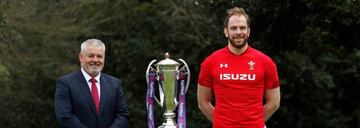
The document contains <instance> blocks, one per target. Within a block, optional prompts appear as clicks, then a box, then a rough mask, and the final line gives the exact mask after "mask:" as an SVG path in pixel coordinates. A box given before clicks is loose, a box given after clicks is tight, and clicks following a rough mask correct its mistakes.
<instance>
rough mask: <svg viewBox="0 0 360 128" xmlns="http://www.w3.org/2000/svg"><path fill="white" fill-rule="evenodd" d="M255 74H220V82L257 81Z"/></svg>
mask: <svg viewBox="0 0 360 128" xmlns="http://www.w3.org/2000/svg"><path fill="white" fill-rule="evenodd" d="M255 79H256V75H255V74H230V73H224V74H220V80H255Z"/></svg>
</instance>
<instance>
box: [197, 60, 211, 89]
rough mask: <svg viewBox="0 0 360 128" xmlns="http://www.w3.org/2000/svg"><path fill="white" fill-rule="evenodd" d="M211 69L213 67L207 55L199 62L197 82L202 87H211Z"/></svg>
mask: <svg viewBox="0 0 360 128" xmlns="http://www.w3.org/2000/svg"><path fill="white" fill-rule="evenodd" d="M212 69H213V68H212V64H211V59H210V58H209V57H208V58H206V59H205V60H204V62H202V64H201V68H200V73H199V79H198V84H200V85H202V86H204V87H208V88H212V83H213V76H212V75H211V74H212Z"/></svg>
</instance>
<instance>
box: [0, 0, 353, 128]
mask: <svg viewBox="0 0 360 128" xmlns="http://www.w3.org/2000/svg"><path fill="white" fill-rule="evenodd" d="M234 6H239V7H245V8H246V10H247V11H248V13H249V14H250V16H251V20H252V24H251V41H250V45H251V46H252V47H255V48H257V49H259V50H261V51H263V52H264V53H266V54H268V55H269V56H270V57H271V58H273V60H274V61H275V62H276V63H277V66H278V71H279V76H280V79H281V92H282V94H281V96H282V100H281V106H280V109H279V110H278V111H277V112H276V113H275V115H274V116H273V117H272V118H271V119H270V120H269V121H268V122H267V126H268V127H269V128H359V127H360V102H359V101H360V100H359V98H360V92H359V91H360V75H359V73H360V29H359V28H360V11H359V10H360V2H359V1H358V0H249V1H246V0H31V1H30V0H1V1H0V83H1V84H0V127H1V128H48V127H54V128H55V127H58V126H57V123H56V119H55V115H54V92H55V80H56V78H58V77H59V76H61V75H64V74H66V73H69V72H71V71H74V70H77V69H79V61H78V53H79V51H80V50H79V49H80V48H79V47H80V43H81V42H83V41H84V40H86V39H88V38H98V39H100V40H102V41H103V42H105V43H106V47H107V49H106V64H105V68H104V72H105V73H109V74H112V75H114V76H116V77H118V78H121V79H123V81H124V85H123V88H124V90H125V94H126V98H127V102H128V106H129V109H130V126H131V127H132V128H144V127H147V126H146V121H147V119H146V106H145V93H146V82H145V78H144V73H145V70H146V66H147V64H148V63H149V62H150V61H151V60H152V59H158V60H160V59H162V58H163V54H164V52H170V53H171V55H172V58H173V59H177V58H182V59H184V60H185V61H186V62H187V63H188V64H189V66H190V69H191V71H192V79H191V84H190V87H189V91H188V94H187V126H188V127H190V128H206V127H211V123H210V122H209V121H207V120H206V118H205V117H204V116H203V115H202V114H201V113H200V110H199V109H198V107H197V101H196V83H197V75H198V73H199V65H200V63H201V62H202V61H203V60H204V58H205V57H206V56H208V55H209V54H210V53H211V52H213V51H214V50H216V49H219V48H222V47H224V46H225V45H226V40H225V38H224V36H223V28H222V25H223V19H224V16H225V12H226V9H228V8H232V7H234ZM155 109H156V111H157V112H158V113H157V114H156V118H157V125H158V124H159V122H160V121H162V118H161V115H160V112H161V111H160V108H159V107H156V108H155Z"/></svg>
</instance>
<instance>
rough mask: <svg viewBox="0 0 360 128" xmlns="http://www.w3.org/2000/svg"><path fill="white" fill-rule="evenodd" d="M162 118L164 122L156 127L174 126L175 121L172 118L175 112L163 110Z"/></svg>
mask: <svg viewBox="0 0 360 128" xmlns="http://www.w3.org/2000/svg"><path fill="white" fill-rule="evenodd" d="M163 116H164V118H165V121H164V123H163V124H162V125H161V126H159V127H158V128H176V124H175V121H174V120H173V118H174V117H175V113H174V112H169V111H167V112H165V113H164V115H163Z"/></svg>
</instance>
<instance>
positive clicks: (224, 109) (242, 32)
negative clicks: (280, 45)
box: [197, 7, 280, 128]
mask: <svg viewBox="0 0 360 128" xmlns="http://www.w3.org/2000/svg"><path fill="white" fill-rule="evenodd" d="M224 34H225V36H226V37H227V38H228V45H227V46H226V47H224V48H222V49H219V50H217V51H215V52H214V53H212V54H211V55H210V56H209V57H207V58H206V59H205V60H204V62H203V63H202V64H201V70H200V74H199V81H198V92H197V96H198V104H199V108H200V110H201V111H202V112H203V114H204V115H205V116H206V117H207V118H208V119H209V120H210V121H212V122H213V127H214V128H263V127H264V126H265V122H266V121H267V120H268V119H269V118H270V117H271V115H273V114H274V112H275V111H276V110H277V109H278V108H279V104H280V86H279V78H278V74H277V69H276V65H275V63H274V62H273V61H272V59H271V58H270V57H268V56H267V55H265V54H264V53H262V52H260V51H258V50H256V49H254V48H252V47H250V46H249V45H248V42H247V41H248V38H249V35H250V19H249V16H248V15H247V14H246V12H245V10H244V9H243V8H237V7H235V8H232V9H229V10H228V16H227V17H226V19H225V22H224ZM213 94H214V97H215V106H214V105H213V104H212V103H211V101H212V95H213ZM264 99H265V105H264V104H263V103H264V102H263V100H264Z"/></svg>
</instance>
